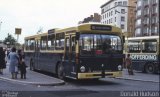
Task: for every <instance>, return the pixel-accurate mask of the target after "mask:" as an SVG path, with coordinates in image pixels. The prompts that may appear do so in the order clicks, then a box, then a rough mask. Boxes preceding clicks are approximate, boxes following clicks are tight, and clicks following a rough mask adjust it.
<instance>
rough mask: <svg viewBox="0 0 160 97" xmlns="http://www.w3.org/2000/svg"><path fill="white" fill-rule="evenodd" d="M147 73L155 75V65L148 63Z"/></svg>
mask: <svg viewBox="0 0 160 97" xmlns="http://www.w3.org/2000/svg"><path fill="white" fill-rule="evenodd" d="M145 72H146V73H155V67H154V64H153V63H148V64H146V65H145Z"/></svg>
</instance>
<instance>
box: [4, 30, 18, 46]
mask: <svg viewBox="0 0 160 97" xmlns="http://www.w3.org/2000/svg"><path fill="white" fill-rule="evenodd" d="M3 43H4V44H6V45H15V44H16V39H15V38H14V37H13V36H12V35H11V34H9V33H8V36H7V37H6V38H5V39H4V41H3Z"/></svg>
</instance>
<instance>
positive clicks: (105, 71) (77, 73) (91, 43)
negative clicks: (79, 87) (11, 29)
mask: <svg viewBox="0 0 160 97" xmlns="http://www.w3.org/2000/svg"><path fill="white" fill-rule="evenodd" d="M123 39H124V38H123V37H122V31H121V29H120V28H117V27H115V26H111V25H104V24H82V25H78V26H76V27H70V28H64V29H51V30H48V32H46V33H42V34H37V35H33V36H28V37H25V47H24V53H25V60H26V62H27V64H30V69H31V70H42V71H47V72H51V73H55V74H57V75H58V77H59V78H60V79H63V78H72V79H99V78H104V77H119V76H122V64H123V58H124V55H123ZM106 40H107V41H108V43H109V49H107V46H104V43H107V41H106ZM107 50H108V51H107Z"/></svg>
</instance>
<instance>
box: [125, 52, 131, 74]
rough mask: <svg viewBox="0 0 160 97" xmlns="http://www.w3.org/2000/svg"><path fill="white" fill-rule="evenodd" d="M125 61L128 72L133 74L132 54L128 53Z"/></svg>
mask: <svg viewBox="0 0 160 97" xmlns="http://www.w3.org/2000/svg"><path fill="white" fill-rule="evenodd" d="M125 61H126V66H127V69H128V74H129V75H133V68H132V59H131V58H130V54H127V58H126V59H125Z"/></svg>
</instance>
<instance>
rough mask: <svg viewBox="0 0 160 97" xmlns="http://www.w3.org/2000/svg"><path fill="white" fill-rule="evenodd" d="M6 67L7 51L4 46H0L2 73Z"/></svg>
mask: <svg viewBox="0 0 160 97" xmlns="http://www.w3.org/2000/svg"><path fill="white" fill-rule="evenodd" d="M4 68H6V62H5V52H4V51H3V47H0V74H3V69H4Z"/></svg>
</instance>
